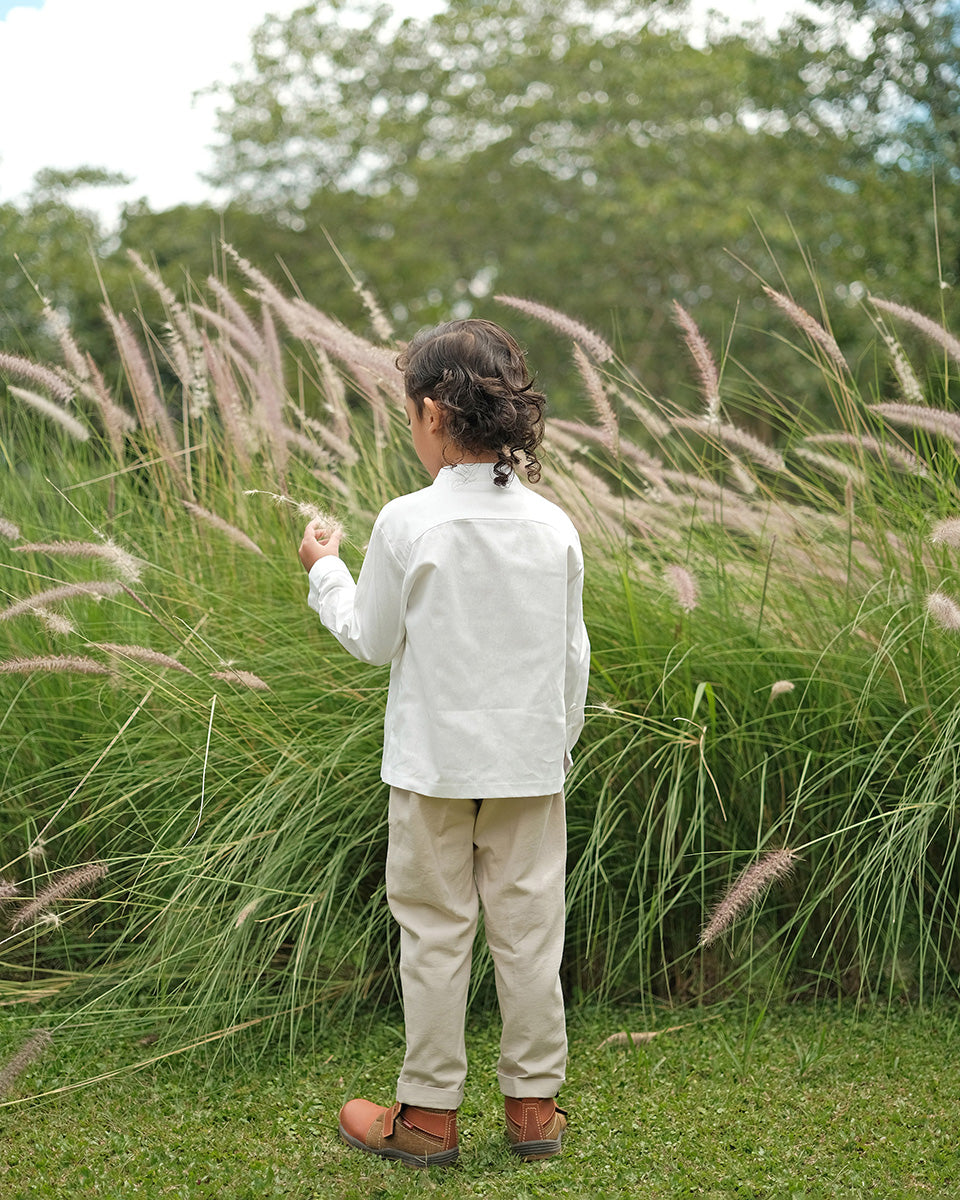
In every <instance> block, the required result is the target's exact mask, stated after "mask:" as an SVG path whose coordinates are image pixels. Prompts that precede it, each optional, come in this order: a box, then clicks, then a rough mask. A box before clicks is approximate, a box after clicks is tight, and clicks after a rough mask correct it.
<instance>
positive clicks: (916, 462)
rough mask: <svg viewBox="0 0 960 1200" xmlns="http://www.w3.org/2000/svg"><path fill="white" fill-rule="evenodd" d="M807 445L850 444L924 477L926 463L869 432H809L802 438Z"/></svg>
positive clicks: (910, 472) (856, 448)
mask: <svg viewBox="0 0 960 1200" xmlns="http://www.w3.org/2000/svg"><path fill="white" fill-rule="evenodd" d="M803 441H804V444H805V445H809V446H850V447H851V448H852V449H855V450H869V452H870V453H871V454H875V455H876V456H877V458H886V460H887V461H888V462H889V463H890V464H891V465H892V466H894V467H898V468H899V469H900V470H901V471H903V472H905V473H906V474H907V475H918V476H920V477H926V475H927V467H926V464H925V463H923V462H921V460H920V459H919V458H917V456H916V455H915V454H913V453H912V452H911V451H910V450H904V449H903V447H902V446H891V445H890V444H889V443H887V442H878V441H877V439H876V438H874V437H870V435H869V434H865V433H861V434H856V433H810V434H807V436H806V437H805V438H804V439H803Z"/></svg>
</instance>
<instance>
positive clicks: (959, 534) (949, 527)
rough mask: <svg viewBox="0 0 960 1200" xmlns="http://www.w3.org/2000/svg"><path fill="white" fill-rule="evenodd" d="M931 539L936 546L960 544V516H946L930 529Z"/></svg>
mask: <svg viewBox="0 0 960 1200" xmlns="http://www.w3.org/2000/svg"><path fill="white" fill-rule="evenodd" d="M930 541H931V543H932V544H933V545H934V546H952V547H954V548H956V547H958V546H960V517H945V518H944V519H943V520H942V521H938V522H937V523H936V525H934V527H933V528H932V529H931V530H930Z"/></svg>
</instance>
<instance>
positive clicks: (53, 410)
mask: <svg viewBox="0 0 960 1200" xmlns="http://www.w3.org/2000/svg"><path fill="white" fill-rule="evenodd" d="M7 390H8V391H9V392H10V395H11V396H15V397H16V398H17V399H18V400H19V401H20V402H21V403H23V404H26V405H28V406H29V407H30V408H33V409H35V410H36V411H37V412H38V413H40V414H41V415H42V416H44V417H48V418H49V419H50V420H51V421H55V422H56V423H57V424H58V425H59V426H60V427H61V429H64V430H65V431H66V432H67V433H69V434H70V436H71V437H72V438H73V439H74V440H75V441H77V442H86V441H88V440H89V438H90V430H89V429H87V428H85V427H84V426H83V425H81V423H80V422H79V421H78V420H77V418H76V417H74V416H71V415H70V413H68V412H66V411H65V410H64V409H62V408H61V407H60V405H59V404H56V403H55V402H54V401H53V400H50V399H48V398H47V397H46V396H41V395H40V394H39V392H28V391H27V389H26V388H21V387H15V386H14V384H12V383H8V384H7Z"/></svg>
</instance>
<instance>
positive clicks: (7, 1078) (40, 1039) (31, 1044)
mask: <svg viewBox="0 0 960 1200" xmlns="http://www.w3.org/2000/svg"><path fill="white" fill-rule="evenodd" d="M52 1040H53V1038H52V1035H51V1033H50V1031H49V1030H47V1029H35V1030H34V1031H33V1033H32V1034H31V1035H30V1037H28V1038H27V1040H26V1041H25V1042H24V1043H23V1045H22V1046H21V1047H20V1049H19V1050H18V1051H17V1052H16V1054H14V1055H13V1056H12V1057H11V1058H9V1059H7V1061H6V1062H5V1063H4V1064H3V1066H2V1067H0V1099H3V1098H4V1097H5V1096H6V1095H7V1094H8V1093H9V1091H10V1088H11V1087H12V1086H13V1084H14V1083H15V1082H16V1080H17V1078H18V1077H19V1076H20V1075H22V1074H23V1072H24V1071H25V1070H26V1069H27V1067H29V1066H30V1064H31V1063H32V1062H34V1061H35V1060H36V1059H37V1058H39V1057H40V1055H41V1054H42V1053H43V1051H44V1050H46V1048H47V1046H49V1045H50V1042H51V1041H52Z"/></svg>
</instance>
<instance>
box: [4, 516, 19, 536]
mask: <svg viewBox="0 0 960 1200" xmlns="http://www.w3.org/2000/svg"><path fill="white" fill-rule="evenodd" d="M19 536H20V528H19V526H17V525H14V523H13V522H12V521H8V520H7V519H6V517H0V537H2V538H6V539H7V541H8V542H15V541H16V540H17V538H18V537H19Z"/></svg>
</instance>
